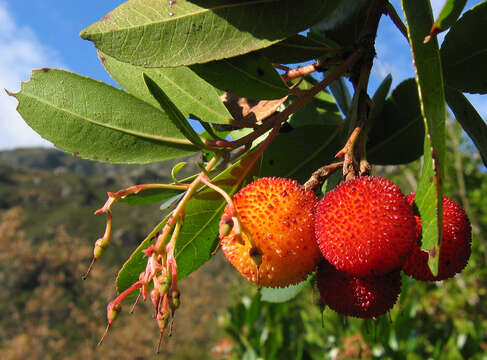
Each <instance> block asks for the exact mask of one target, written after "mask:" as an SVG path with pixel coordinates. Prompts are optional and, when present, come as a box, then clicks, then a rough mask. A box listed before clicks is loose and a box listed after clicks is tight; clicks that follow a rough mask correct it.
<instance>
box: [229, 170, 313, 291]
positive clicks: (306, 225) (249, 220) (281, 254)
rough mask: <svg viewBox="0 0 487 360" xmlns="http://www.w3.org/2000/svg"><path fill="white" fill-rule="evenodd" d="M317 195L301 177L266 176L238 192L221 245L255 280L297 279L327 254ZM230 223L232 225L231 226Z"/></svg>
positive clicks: (274, 283) (280, 282)
mask: <svg viewBox="0 0 487 360" xmlns="http://www.w3.org/2000/svg"><path fill="white" fill-rule="evenodd" d="M316 202H317V198H316V196H315V195H314V193H313V192H312V191H310V190H305V189H304V188H303V187H302V186H300V185H299V184H298V183H297V182H296V181H295V180H291V179H284V178H276V177H266V178H260V179H258V180H256V181H254V182H252V183H250V184H248V185H247V186H245V187H244V188H242V189H241V190H240V191H239V192H238V193H237V194H235V196H234V197H233V204H234V209H232V208H231V207H230V206H227V207H226V209H225V212H224V213H223V216H222V220H221V222H220V237H221V248H222V250H223V252H224V253H225V256H226V257H227V259H228V260H229V261H230V262H231V263H232V265H233V266H234V267H235V268H236V269H237V270H238V271H239V272H240V273H241V274H242V275H243V276H244V277H245V278H247V279H248V280H249V281H251V282H253V283H256V284H258V285H261V286H266V287H284V286H287V285H290V284H296V283H298V282H301V281H303V280H305V279H306V278H307V276H308V275H309V274H310V273H311V272H313V271H314V269H315V267H316V265H317V263H318V261H319V259H320V258H321V254H320V251H319V249H318V245H317V244H316V240H315V234H314V226H313V223H314V221H313V218H314V210H315V205H316ZM229 224H230V226H229Z"/></svg>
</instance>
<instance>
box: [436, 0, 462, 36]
mask: <svg viewBox="0 0 487 360" xmlns="http://www.w3.org/2000/svg"><path fill="white" fill-rule="evenodd" d="M466 3H467V0H446V1H445V4H444V5H443V7H442V8H441V12H440V14H439V15H438V17H437V18H436V21H435V23H434V24H433V26H432V27H431V30H430V36H435V35H437V34H439V33H440V32H442V31H445V30H446V29H448V28H449V27H450V26H452V25H453V24H454V23H455V22H456V21H457V19H458V17H459V16H460V14H461V13H462V10H463V8H464V7H465V4H466Z"/></svg>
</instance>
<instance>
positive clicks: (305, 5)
mask: <svg viewBox="0 0 487 360" xmlns="http://www.w3.org/2000/svg"><path fill="white" fill-rule="evenodd" d="M338 2H339V0H303V1H301V2H300V3H299V11H297V8H296V2H295V1H294V0H243V1H235V0H192V1H186V0H177V1H176V2H174V3H173V5H171V2H169V1H167V0H150V1H148V0H129V1H127V2H125V3H123V4H122V5H120V6H119V7H118V8H116V9H115V10H113V11H112V12H110V13H108V14H107V15H105V16H104V17H103V18H102V19H101V20H100V21H98V22H96V23H95V24H93V25H91V26H90V27H88V28H87V29H85V30H83V31H82V32H81V37H82V38H84V39H87V40H90V41H93V42H94V44H95V46H96V47H97V48H98V49H100V50H102V51H103V52H104V53H106V54H108V55H110V56H113V57H115V58H116V59H118V60H120V61H123V62H128V63H131V64H134V65H141V66H144V67H166V66H168V67H172V66H181V65H190V64H196V63H204V62H208V61H212V60H220V59H223V58H228V57H233V56H237V55H242V54H246V53H248V52H252V51H255V50H259V49H262V48H265V47H268V46H270V45H272V44H275V43H277V42H279V41H281V40H283V39H285V38H287V37H289V36H291V35H294V34H296V33H298V32H300V31H303V30H305V29H307V28H309V27H310V26H311V25H313V24H314V23H316V22H318V21H320V20H321V19H323V18H325V17H326V16H328V15H330V13H331V12H332V11H333V10H334V8H335V7H336V6H337V4H338Z"/></svg>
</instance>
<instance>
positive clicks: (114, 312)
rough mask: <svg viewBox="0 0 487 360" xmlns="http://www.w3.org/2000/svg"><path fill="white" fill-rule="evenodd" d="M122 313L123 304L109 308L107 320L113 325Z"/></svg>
mask: <svg viewBox="0 0 487 360" xmlns="http://www.w3.org/2000/svg"><path fill="white" fill-rule="evenodd" d="M120 311H122V305H121V304H115V305H114V306H110V305H109V306H108V309H107V319H108V323H109V324H111V323H112V322H114V321H115V319H116V318H117V317H118V314H120Z"/></svg>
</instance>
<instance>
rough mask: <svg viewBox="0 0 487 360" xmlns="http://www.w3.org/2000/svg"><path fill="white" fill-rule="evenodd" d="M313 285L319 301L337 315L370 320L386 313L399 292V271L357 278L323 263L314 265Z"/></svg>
mask: <svg viewBox="0 0 487 360" xmlns="http://www.w3.org/2000/svg"><path fill="white" fill-rule="evenodd" d="M316 279H317V285H318V289H319V291H320V296H321V299H322V300H323V302H324V303H325V304H326V305H327V306H328V307H330V309H332V310H334V311H336V312H337V313H339V314H342V315H346V316H353V317H358V318H365V319H367V318H373V317H378V316H380V315H383V314H385V313H386V312H388V311H389V310H390V309H392V307H393V306H394V304H395V303H396V301H397V297H398V296H399V293H400V292H401V274H400V271H399V270H395V271H393V272H391V273H388V274H384V275H381V276H372V277H366V278H359V277H356V276H353V275H349V274H347V273H344V272H343V271H339V270H337V269H336V268H335V267H333V265H331V264H330V263H329V262H327V261H326V260H324V261H323V262H321V263H320V265H319V266H318V272H317V276H316Z"/></svg>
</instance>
